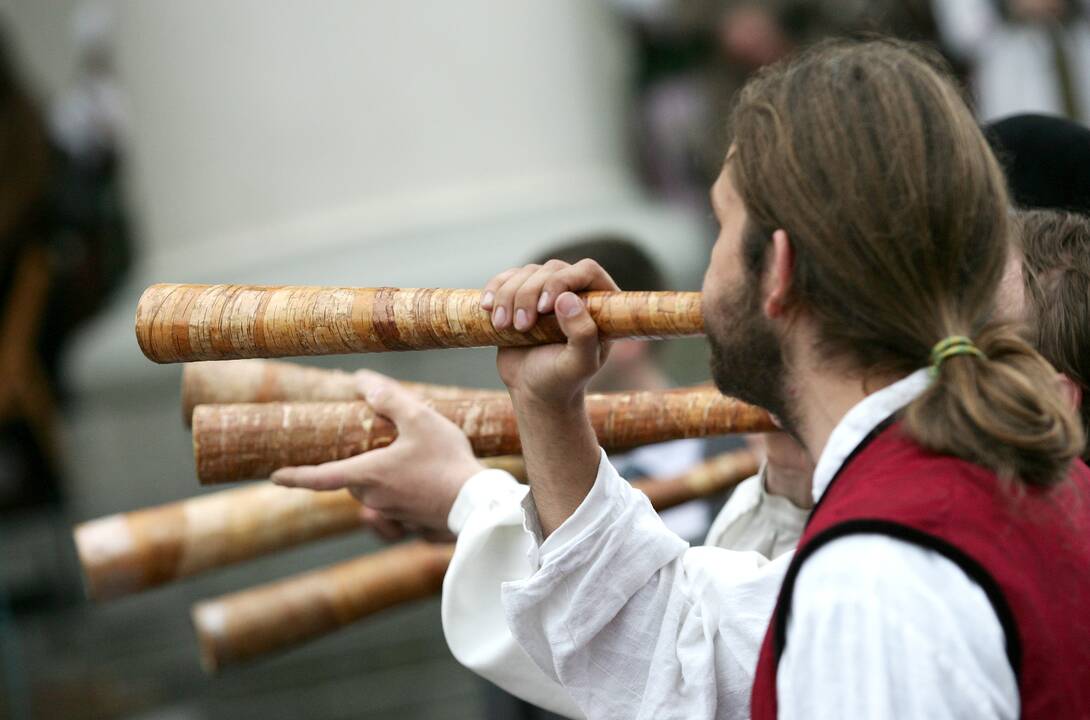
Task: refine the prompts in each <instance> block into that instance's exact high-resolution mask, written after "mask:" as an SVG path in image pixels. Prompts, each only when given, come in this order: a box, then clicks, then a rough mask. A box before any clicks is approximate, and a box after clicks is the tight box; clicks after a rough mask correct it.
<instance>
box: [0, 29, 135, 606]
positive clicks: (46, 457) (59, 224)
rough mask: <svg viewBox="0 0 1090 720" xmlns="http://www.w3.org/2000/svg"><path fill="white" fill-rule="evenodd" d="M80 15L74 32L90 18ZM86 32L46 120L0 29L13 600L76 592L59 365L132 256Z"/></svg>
mask: <svg viewBox="0 0 1090 720" xmlns="http://www.w3.org/2000/svg"><path fill="white" fill-rule="evenodd" d="M80 17H83V16H82V15H79V14H77V29H78V28H79V27H82V26H85V25H86V23H87V21H86V20H79V18H80ZM104 27H105V25H103V24H102V23H99V24H98V28H99V29H100V30H101V29H102V28H104ZM80 32H82V31H78V32H77V38H79V37H80ZM85 34H86V33H85ZM92 36H93V37H94V38H95V40H93V41H91V40H89V39H88V40H87V41H86V42H85V43H84V44H83V54H82V56H81V57H82V65H81V67H82V68H83V70H81V75H80V77H79V78H78V79H77V81H76V83H75V84H74V86H73V89H72V90H71V91H70V92H69V93H67V94H65V95H63V96H62V98H61V100H60V101H59V102H58V104H57V106H56V109H55V111H54V113H53V116H52V122H51V123H47V122H46V120H45V119H44V118H43V114H42V113H41V112H40V111H39V108H38V105H37V104H36V102H35V101H34V99H33V98H32V97H31V94H30V93H29V92H28V91H27V90H26V89H25V87H24V85H23V83H22V81H21V78H20V77H19V73H18V70H17V63H16V62H15V60H14V59H13V58H12V56H11V46H10V44H9V43H8V42H7V36H6V35H0V155H2V158H0V510H32V511H33V512H32V513H31V514H29V515H27V514H25V513H24V514H21V515H19V516H18V517H14V516H9V517H8V518H6V519H8V520H9V522H7V523H6V526H5V531H6V538H5V543H6V545H7V547H8V548H9V550H10V557H11V558H15V557H20V558H22V559H23V562H22V565H23V566H25V567H22V568H21V569H20V570H19V571H18V572H17V573H15V574H16V575H18V576H19V577H18V578H16V579H14V580H13V579H12V578H6V579H7V580H9V581H10V584H11V585H12V586H13V587H14V588H15V589H14V590H13V591H12V592H13V594H14V595H16V596H18V597H16V599H15V600H16V604H18V601H19V600H20V599H23V598H24V597H25V599H26V600H27V601H32V600H34V599H36V598H40V597H42V596H43V595H44V596H49V597H52V598H53V599H62V598H67V597H68V596H69V594H70V591H71V590H73V589H74V588H72V587H71V581H72V580H74V578H72V577H70V574H69V573H68V572H67V568H66V567H63V563H64V562H65V551H64V550H61V549H60V545H58V544H59V543H64V542H67V541H66V540H65V539H62V538H63V535H64V534H65V533H66V528H65V527H64V524H65V521H64V519H63V518H62V517H61V509H62V508H61V502H62V497H61V490H60V487H61V483H60V476H61V473H62V465H63V462H62V458H61V457H60V448H59V447H58V444H57V441H56V437H55V425H56V421H57V410H58V405H59V404H60V403H61V402H62V401H63V399H64V391H63V387H62V375H61V370H60V365H61V360H62V356H63V353H64V350H65V348H66V346H67V343H68V341H69V340H70V338H71V337H72V333H73V332H74V330H75V329H76V328H77V327H78V326H79V325H81V324H82V323H84V322H85V321H86V320H88V319H89V318H90V317H91V316H92V315H93V314H94V313H95V312H97V311H98V310H99V309H100V308H101V307H102V306H103V304H104V303H105V301H106V300H107V298H108V297H109V295H110V293H111V291H112V290H113V289H114V288H115V287H116V286H117V285H118V284H119V282H120V280H121V278H122V277H123V275H124V273H125V271H126V269H127V268H128V265H129V260H130V253H129V233H128V226H127V222H126V219H125V214H124V212H123V210H122V204H121V199H120V189H119V182H118V179H119V171H118V153H117V146H116V136H115V135H114V134H113V133H112V132H111V131H110V130H109V129H108V128H110V127H116V125H114V123H113V121H112V120H107V119H104V113H103V112H101V111H100V108H101V107H102V106H103V105H104V104H105V105H109V104H110V103H108V102H107V103H102V102H98V101H80V100H74V98H77V97H79V96H83V97H84V98H87V97H89V96H90V95H95V96H98V95H104V94H106V93H98V92H87V86H88V82H92V84H99V83H98V81H89V80H88V79H87V78H88V77H90V76H92V75H94V76H95V77H100V76H101V75H100V74H101V73H104V72H106V70H105V69H106V68H107V67H108V65H109V62H108V58H109V52H108V42H107V41H106V39H105V36H104V35H103V34H102V32H100V31H95V32H92V33H90V34H89V35H88V37H92ZM85 73H86V74H85ZM81 88H82V89H81ZM16 519H17V520H18V522H15V520H16ZM43 528H44V529H45V530H46V531H48V532H49V533H50V534H51V535H54V536H55V537H54V538H53V539H52V540H51V541H50V544H51V548H50V549H49V550H41V549H40V548H41V544H42V540H41V537H40V536H41V533H42V529H43ZM20 542H26V543H35V542H36V543H37V546H33V545H25V544H24V545H20ZM20 547H22V551H20V549H19V548H20ZM30 547H37V548H38V549H35V550H30V549H28V548H30ZM7 570H8V571H9V573H10V572H12V564H11V563H9V564H8V568H7ZM71 594H73V595H74V593H71Z"/></svg>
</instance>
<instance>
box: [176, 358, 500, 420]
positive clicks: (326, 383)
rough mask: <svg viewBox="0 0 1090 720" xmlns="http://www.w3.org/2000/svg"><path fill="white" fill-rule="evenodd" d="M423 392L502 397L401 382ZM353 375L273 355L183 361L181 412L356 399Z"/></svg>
mask: <svg viewBox="0 0 1090 720" xmlns="http://www.w3.org/2000/svg"><path fill="white" fill-rule="evenodd" d="M401 384H402V385H403V386H404V387H407V388H409V389H410V390H412V391H413V392H414V393H416V394H417V395H419V396H420V397H423V398H430V399H435V400H449V399H452V398H470V397H506V395H507V392H506V391H505V390H478V389H475V388H462V387H454V386H450V385H431V384H427V383H416V382H401ZM359 398H360V395H359V391H358V389H357V386H356V379H355V376H354V375H353V374H352V373H350V372H345V371H343V370H324V369H322V368H316V367H308V366H306V365H299V364H297V363H289V362H278V361H276V360H220V361H211V362H195V363H188V364H186V366H185V368H184V369H183V370H182V418H183V419H184V420H185V424H186V425H187V426H188V425H190V424H191V423H192V421H193V408H195V407H197V406H198V405H207V404H211V403H216V404H222V403H248V402H312V401H347V400H358V399H359Z"/></svg>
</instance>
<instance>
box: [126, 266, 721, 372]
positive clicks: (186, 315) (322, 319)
mask: <svg viewBox="0 0 1090 720" xmlns="http://www.w3.org/2000/svg"><path fill="white" fill-rule="evenodd" d="M583 297H584V299H585V300H586V302H587V305H588V308H589V310H590V313H591V315H592V316H593V317H594V320H595V322H596V323H597V324H598V328H599V330H600V332H601V334H602V336H603V337H607V338H621V337H646V338H658V337H678V336H684V335H700V334H702V333H703V332H704V321H703V316H702V315H701V309H700V293H696V292H592V293H586V294H584V295H583ZM480 304H481V291H479V290H437V289H404V288H349V287H312V286H280V287H269V286H260V285H176V284H160V285H152V286H151V287H149V288H148V289H147V290H145V291H144V294H143V295H142V296H141V298H140V302H139V303H138V304H137V307H136V339H137V341H138V342H139V343H140V349H141V350H143V351H144V354H145V355H146V356H147V357H148V358H149V359H150V360H154V361H155V362H159V363H172V362H192V361H195V360H230V359H234V358H261V357H265V358H274V357H287V356H291V355H338V354H344V353H366V352H388V351H392V350H430V349H435V348H454V347H483V346H488V345H496V346H501V347H502V346H520V345H540V344H542V343H550V342H558V341H561V340H563V339H564V335H563V333H562V332H561V331H560V328H559V326H558V325H557V323H556V318H555V317H554V316H552V315H547V316H545V317H543V318H542V319H541V320H540V321H539V322H538V323H537V325H536V326H535V327H534V328H533V329H532V330H531V331H530V332H519V331H517V330H513V329H508V330H496V329H495V328H494V327H492V321H491V318H490V316H489V314H488V313H487V312H486V311H484V310H482V309H481V307H480Z"/></svg>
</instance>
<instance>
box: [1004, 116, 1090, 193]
mask: <svg viewBox="0 0 1090 720" xmlns="http://www.w3.org/2000/svg"><path fill="white" fill-rule="evenodd" d="M984 133H985V136H986V137H987V138H988V142H989V143H990V144H991V146H992V150H993V151H995V154H996V157H997V158H999V162H1000V163H1001V164H1002V165H1003V169H1004V171H1005V172H1006V175H1007V180H1008V182H1009V183H1010V189H1011V195H1012V197H1013V200H1014V203H1015V204H1016V205H1017V206H1019V207H1022V208H1051V209H1054V210H1070V211H1072V212H1077V213H1081V214H1083V215H1090V129H1088V128H1086V127H1085V126H1083V125H1080V124H1078V123H1076V122H1073V121H1071V120H1066V119H1064V118H1061V117H1055V116H1050V115H1034V114H1030V115H1014V116H1011V117H1007V118H1003V119H1002V120H998V121H996V122H992V123H989V124H988V125H986V126H985V128H984Z"/></svg>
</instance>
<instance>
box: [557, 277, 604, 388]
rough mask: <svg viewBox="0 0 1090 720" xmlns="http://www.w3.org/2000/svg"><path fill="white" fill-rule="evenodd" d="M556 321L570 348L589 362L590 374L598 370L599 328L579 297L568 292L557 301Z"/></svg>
mask: <svg viewBox="0 0 1090 720" xmlns="http://www.w3.org/2000/svg"><path fill="white" fill-rule="evenodd" d="M556 320H557V322H558V323H559V324H560V329H561V330H563V331H564V335H565V336H566V337H567V338H568V346H569V347H572V348H574V349H575V350H576V351H577V352H578V353H579V355H580V356H581V357H583V358H585V359H586V360H587V361H588V363H589V365H590V367H589V368H588V370H589V372H593V371H594V370H595V369H597V358H598V326H597V325H595V324H594V319H593V318H592V317H591V316H590V313H589V312H587V306H586V305H584V304H583V301H582V300H581V299H580V298H579V296H578V295H576V294H575V293H570V292H566V293H563V294H562V295H561V296H560V297H558V298H557V299H556Z"/></svg>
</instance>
